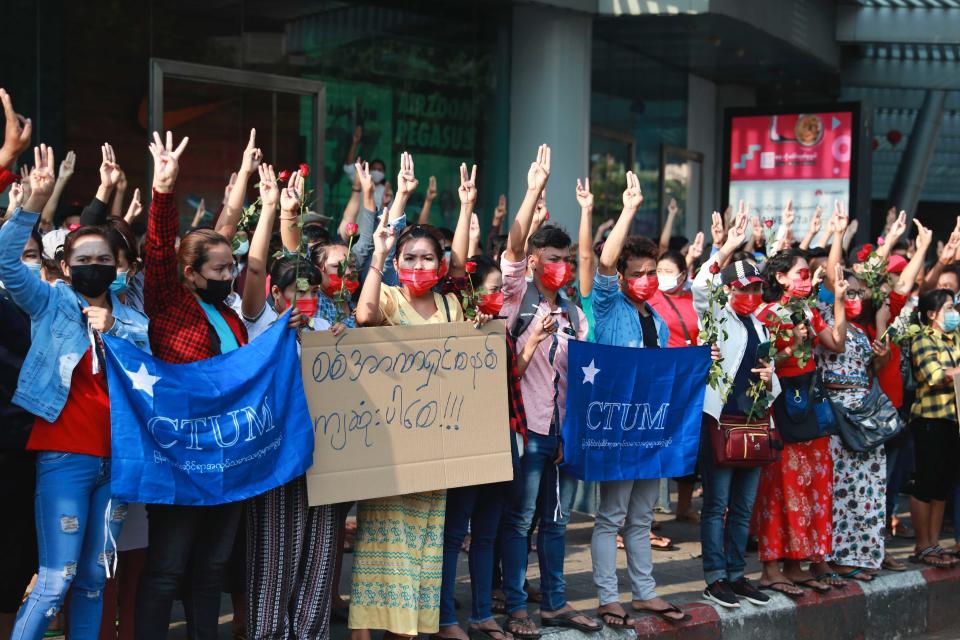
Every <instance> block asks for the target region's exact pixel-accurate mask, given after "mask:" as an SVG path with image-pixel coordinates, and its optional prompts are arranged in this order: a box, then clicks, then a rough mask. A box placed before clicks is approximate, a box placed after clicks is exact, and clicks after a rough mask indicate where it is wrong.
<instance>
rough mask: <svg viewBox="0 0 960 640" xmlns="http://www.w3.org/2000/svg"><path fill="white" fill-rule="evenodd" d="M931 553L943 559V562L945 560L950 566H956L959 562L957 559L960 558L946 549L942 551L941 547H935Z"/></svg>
mask: <svg viewBox="0 0 960 640" xmlns="http://www.w3.org/2000/svg"><path fill="white" fill-rule="evenodd" d="M933 552H934V553H935V554H937V555H938V556H940V557H941V558H943V559H944V560H946V561H947V562H949V563H950V565H951V566H952V565H955V564H957V563H958V562H960V560H958V558H960V556H958V555H957V554H956V553H954V552H953V551H947V550H946V549H944V548H943V547H941V546H940V545H937V546H935V547H934V551H933Z"/></svg>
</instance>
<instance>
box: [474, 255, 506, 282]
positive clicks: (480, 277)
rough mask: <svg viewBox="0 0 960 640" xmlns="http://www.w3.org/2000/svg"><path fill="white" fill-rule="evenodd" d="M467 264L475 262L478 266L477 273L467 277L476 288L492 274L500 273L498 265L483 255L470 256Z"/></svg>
mask: <svg viewBox="0 0 960 640" xmlns="http://www.w3.org/2000/svg"><path fill="white" fill-rule="evenodd" d="M467 262H475V263H476V264H477V269H476V271H474V272H473V273H468V274H467V277H468V278H470V283H471V284H472V285H473V286H474V287H479V286H480V285H481V284H482V283H483V281H484V280H486V279H487V276H488V275H490V273H491V272H493V271H500V267H499V266H498V265H497V263H496V262H494V261H493V260H491V259H490V258H489V257H488V256H485V255H483V254H477V255H475V256H470V257H469V258H467Z"/></svg>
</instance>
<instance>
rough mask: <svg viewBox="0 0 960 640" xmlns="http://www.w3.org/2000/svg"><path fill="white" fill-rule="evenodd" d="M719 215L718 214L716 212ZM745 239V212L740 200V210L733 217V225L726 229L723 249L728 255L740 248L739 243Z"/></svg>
mask: <svg viewBox="0 0 960 640" xmlns="http://www.w3.org/2000/svg"><path fill="white" fill-rule="evenodd" d="M718 215H719V214H718ZM746 239H747V214H746V211H745V210H744V207H743V202H742V201H741V202H740V211H739V212H738V213H737V217H735V218H734V219H733V226H731V227H730V228H729V229H728V230H727V239H726V242H724V244H723V248H722V249H723V251H724V253H726V254H727V255H728V256H729V255H731V254H733V252H734V251H736V250H737V249H739V248H740V245H742V244H743V242H744V241H745V240H746Z"/></svg>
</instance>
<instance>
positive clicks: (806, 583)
mask: <svg viewBox="0 0 960 640" xmlns="http://www.w3.org/2000/svg"><path fill="white" fill-rule="evenodd" d="M814 582H820V581H819V580H817V579H816V578H808V579H806V580H794V581H793V584H795V585H796V586H798V587H800V588H801V589H813V590H814V591H816V592H817V593H830V589H832V587H831V586H830V585H828V584H826V583H822V584H823V586H822V587H817V586H814V585H813V583H814Z"/></svg>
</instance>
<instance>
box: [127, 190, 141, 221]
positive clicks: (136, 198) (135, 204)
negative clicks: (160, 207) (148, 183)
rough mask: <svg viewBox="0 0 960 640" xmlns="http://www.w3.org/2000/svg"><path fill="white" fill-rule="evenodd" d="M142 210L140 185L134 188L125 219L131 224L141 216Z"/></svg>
mask: <svg viewBox="0 0 960 640" xmlns="http://www.w3.org/2000/svg"><path fill="white" fill-rule="evenodd" d="M142 211H143V204H142V203H141V202H140V187H137V188H136V189H134V190H133V198H131V200H130V206H129V207H127V213H126V215H124V216H123V219H124V220H126V221H127V223H128V224H129V223H130V222H132V221H134V220H136V219H137V218H139V217H140V213H141V212H142Z"/></svg>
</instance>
